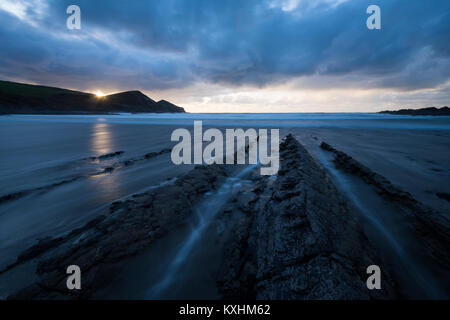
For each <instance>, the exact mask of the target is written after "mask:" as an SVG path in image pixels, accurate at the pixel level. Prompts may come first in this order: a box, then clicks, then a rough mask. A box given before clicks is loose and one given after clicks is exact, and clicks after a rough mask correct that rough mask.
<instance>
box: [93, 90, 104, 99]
mask: <svg viewBox="0 0 450 320" xmlns="http://www.w3.org/2000/svg"><path fill="white" fill-rule="evenodd" d="M95 95H96V96H97V98H101V97H104V96H106V94H104V93H103V92H101V91H96V92H95Z"/></svg>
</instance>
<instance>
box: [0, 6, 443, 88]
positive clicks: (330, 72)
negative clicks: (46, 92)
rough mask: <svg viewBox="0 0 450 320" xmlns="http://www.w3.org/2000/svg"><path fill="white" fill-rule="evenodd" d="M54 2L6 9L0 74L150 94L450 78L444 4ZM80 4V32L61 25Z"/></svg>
mask: <svg viewBox="0 0 450 320" xmlns="http://www.w3.org/2000/svg"><path fill="white" fill-rule="evenodd" d="M340 2H342V1H340ZM46 3H47V6H46V10H45V11H44V14H41V15H34V16H33V17H32V18H33V19H34V21H35V23H34V24H33V25H30V24H27V23H26V22H24V21H21V20H19V19H17V18H16V17H14V16H11V15H9V14H7V13H4V12H1V11H0V19H1V21H2V25H3V27H2V30H1V31H0V41H1V43H2V50H1V52H0V58H1V59H2V64H1V66H0V74H3V75H6V76H11V75H15V76H16V77H22V78H24V79H29V80H33V81H37V82H43V80H45V81H46V82H56V81H58V80H60V79H62V78H63V77H66V78H67V80H64V81H65V83H68V84H69V85H71V86H74V87H89V86H92V85H93V84H96V83H99V84H101V83H106V84H109V85H111V86H114V85H115V86H116V87H138V88H141V89H147V90H149V89H161V88H163V89H164V88H177V87H183V86H186V85H189V84H192V83H195V82H196V81H210V82H220V83H226V84H230V85H242V84H250V85H257V86H264V85H267V84H270V83H273V82H281V81H285V80H289V79H292V78H295V77H299V76H308V75H326V76H336V78H337V79H342V81H343V82H348V86H356V87H358V86H371V87H390V88H399V89H402V90H411V89H419V88H430V87H435V86H438V85H439V84H442V83H445V82H447V81H448V79H449V76H450V62H449V60H450V59H449V58H450V45H449V38H450V2H449V1H448V0H431V1H420V0H414V1H406V0H396V1H395V0H386V1H375V0H372V1H344V2H342V3H339V4H338V3H337V1H332V0H320V1H312V0H311V1H305V0H303V1H299V2H298V6H297V7H296V8H295V9H293V10H291V11H284V10H282V5H281V4H282V1H254V0H246V1H230V0H228V1H227V0H221V1H212V0H192V1H187V0H185V1H181V0H164V1H145V2H144V1H99V0H97V1H88V0H77V1H61V0H53V1H47V2H46ZM74 3H76V4H77V5H79V6H80V7H81V13H82V30H81V31H69V30H67V29H65V20H66V17H67V15H66V14H65V10H66V8H67V6H68V5H70V4H74ZM285 3H287V2H285ZM369 4H378V5H379V6H380V7H381V14H382V29H381V30H377V31H371V30H368V29H367V28H366V26H365V21H366V18H367V15H366V14H365V10H366V8H367V6H368V5H369ZM28 10H29V11H30V12H31V13H33V12H34V11H33V8H32V7H30V8H28ZM77 32H78V33H77ZM327 78H329V77H327ZM348 79H350V80H348ZM333 82H334V81H333ZM330 85H331V82H330ZM344 85H345V84H344Z"/></svg>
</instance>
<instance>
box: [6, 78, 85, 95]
mask: <svg viewBox="0 0 450 320" xmlns="http://www.w3.org/2000/svg"><path fill="white" fill-rule="evenodd" d="M0 93H5V94H13V95H18V96H24V97H33V98H47V97H49V96H52V95H55V94H63V93H72V94H73V93H81V92H78V91H72V90H67V89H60V88H53V87H46V86H38V85H31V84H24V83H17V82H9V81H3V80H0Z"/></svg>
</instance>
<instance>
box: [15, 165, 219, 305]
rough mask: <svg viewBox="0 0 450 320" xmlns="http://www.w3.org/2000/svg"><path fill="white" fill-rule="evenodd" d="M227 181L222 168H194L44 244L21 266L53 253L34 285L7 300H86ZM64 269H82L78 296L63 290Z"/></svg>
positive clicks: (32, 250) (41, 266) (28, 253)
mask: <svg viewBox="0 0 450 320" xmlns="http://www.w3.org/2000/svg"><path fill="white" fill-rule="evenodd" d="M226 175H227V173H226V170H225V168H224V167H223V166H222V167H220V166H216V165H212V166H197V167H195V168H194V169H193V170H192V171H190V172H189V173H187V174H186V175H184V176H183V177H181V178H180V179H178V180H176V181H175V182H174V183H173V184H169V185H165V186H162V187H160V188H158V189H155V190H152V191H149V192H147V193H144V194H141V195H139V196H138V197H133V199H131V200H126V201H121V202H115V203H113V204H112V206H111V208H110V209H109V214H105V215H101V216H100V217H99V218H97V219H94V220H93V221H91V222H90V223H88V224H87V225H86V226H84V227H82V228H79V229H77V230H76V231H74V232H71V233H70V234H69V235H67V236H65V237H61V238H58V239H46V240H45V241H44V242H42V243H39V244H38V245H36V246H34V247H32V248H30V249H29V250H27V251H26V252H25V253H24V254H23V255H21V260H20V262H23V261H25V260H27V259H31V258H35V257H36V256H38V255H40V254H42V253H44V252H48V251H49V250H52V253H51V254H49V255H47V256H46V257H45V259H43V260H42V261H40V262H39V264H38V268H37V272H36V273H37V280H36V282H35V283H33V284H32V285H30V286H28V287H26V288H24V289H22V290H21V291H19V292H17V293H16V294H14V295H12V296H11V297H10V299H66V298H89V297H90V295H91V294H92V293H93V292H95V291H97V290H99V289H100V288H102V287H103V286H104V285H106V284H107V283H108V282H109V281H110V280H111V279H112V278H113V277H114V276H115V275H116V274H117V272H119V271H120V269H121V267H122V264H123V262H124V261H125V260H126V259H127V258H129V257H131V256H133V255H136V254H137V253H139V252H141V251H142V250H143V249H145V248H146V247H147V246H148V245H149V244H151V243H152V242H153V241H155V240H156V239H158V238H160V237H162V236H163V235H165V234H166V233H167V232H168V231H169V230H171V229H173V228H175V227H177V226H179V225H180V224H182V223H183V222H184V221H185V219H186V218H187V217H189V216H190V215H191V214H192V212H193V209H192V203H195V202H196V201H197V200H198V199H199V198H200V197H201V196H202V195H203V193H204V192H206V191H208V190H210V188H211V187H212V188H214V187H215V186H218V185H220V184H221V183H222V182H223V181H222V180H223V179H224V178H225V177H226ZM205 186H209V188H206V187H205ZM69 265H78V266H79V267H80V268H81V270H82V272H83V290H81V291H77V292H72V291H70V290H68V289H67V288H66V282H65V281H66V277H67V275H66V273H65V270H66V268H67V267H68V266H69Z"/></svg>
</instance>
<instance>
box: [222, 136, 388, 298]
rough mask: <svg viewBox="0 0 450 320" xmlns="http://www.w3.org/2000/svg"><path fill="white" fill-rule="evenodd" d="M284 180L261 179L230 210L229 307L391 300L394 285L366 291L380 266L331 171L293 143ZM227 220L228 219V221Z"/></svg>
mask: <svg viewBox="0 0 450 320" xmlns="http://www.w3.org/2000/svg"><path fill="white" fill-rule="evenodd" d="M280 163H281V168H280V170H279V172H278V177H277V178H276V179H275V180H274V179H272V178H262V179H260V180H259V181H258V182H256V184H255V188H254V189H253V190H252V191H251V192H247V193H240V194H239V196H238V198H237V199H235V201H234V202H232V203H231V204H230V205H229V207H228V208H227V209H226V210H225V213H224V214H225V215H231V216H234V220H235V223H234V224H233V225H232V226H230V227H231V228H233V230H234V231H233V232H232V234H231V236H230V237H229V240H228V244H227V245H226V252H225V254H224V259H223V269H222V271H221V273H220V275H219V277H218V285H219V289H220V291H221V293H222V294H223V296H224V298H228V299H243V298H247V299H255V298H256V299H372V298H378V299H389V298H394V297H396V291H395V290H394V284H393V282H392V280H391V279H390V278H389V276H388V275H384V276H383V277H384V279H385V280H386V281H385V282H383V283H384V284H385V285H384V286H383V288H382V290H368V289H367V287H366V279H367V274H366V269H367V267H368V266H370V265H373V264H380V262H381V260H380V258H379V257H378V256H377V253H376V251H375V249H374V248H373V247H372V246H371V244H370V243H369V241H368V239H367V238H366V236H365V235H364V233H363V232H362V231H361V229H360V226H359V224H358V222H357V221H356V219H355V217H354V216H353V215H352V214H351V212H350V211H349V209H348V208H347V206H346V203H345V200H344V199H343V198H342V197H341V196H340V194H339V192H338V190H337V189H336V188H335V186H334V185H333V183H332V181H331V180H330V178H329V177H328V175H327V173H326V172H325V170H324V169H323V168H322V167H321V166H320V165H319V164H318V163H317V162H316V161H315V160H314V159H313V158H312V157H311V156H310V155H309V154H308V152H307V151H306V149H305V148H304V147H303V146H302V145H300V144H299V143H298V142H297V140H296V139H295V138H294V137H293V136H291V135H289V136H287V137H286V138H285V139H284V140H283V141H282V143H281V145H280ZM225 219H226V218H225Z"/></svg>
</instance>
